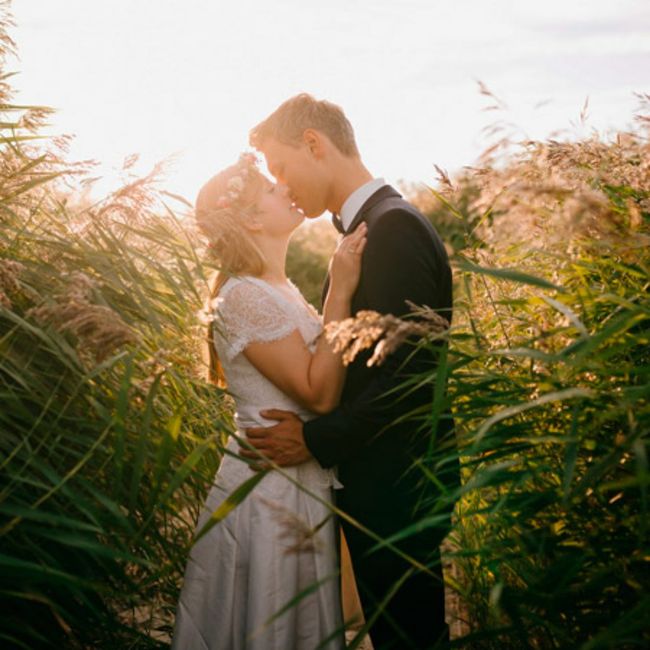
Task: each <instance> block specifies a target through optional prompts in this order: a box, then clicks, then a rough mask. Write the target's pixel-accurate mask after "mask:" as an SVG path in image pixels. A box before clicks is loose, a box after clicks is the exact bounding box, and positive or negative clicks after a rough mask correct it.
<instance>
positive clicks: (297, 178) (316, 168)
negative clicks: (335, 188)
mask: <svg viewBox="0 0 650 650" xmlns="http://www.w3.org/2000/svg"><path fill="white" fill-rule="evenodd" d="M261 150H262V153H263V154H264V157H265V158H266V164H267V167H268V169H269V171H270V172H271V174H273V176H274V177H275V179H276V180H277V181H278V182H279V183H282V184H284V185H287V186H288V188H289V196H290V198H291V199H292V200H293V201H295V203H296V205H297V206H298V207H299V208H300V209H301V210H302V211H303V213H304V215H305V216H306V217H317V216H319V215H321V214H322V213H323V212H324V211H325V210H326V209H327V188H328V186H327V182H326V177H325V175H324V174H325V170H324V168H323V166H322V165H319V162H318V160H317V159H316V158H315V156H314V155H313V153H312V152H311V151H310V149H309V147H308V146H307V145H306V144H304V143H303V144H300V145H298V146H292V145H288V144H284V143H283V142H279V141H278V140H276V139H275V138H268V139H267V140H265V141H264V145H263V147H261Z"/></svg>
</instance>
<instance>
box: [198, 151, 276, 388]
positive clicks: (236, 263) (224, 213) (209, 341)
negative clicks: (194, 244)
mask: <svg viewBox="0 0 650 650" xmlns="http://www.w3.org/2000/svg"><path fill="white" fill-rule="evenodd" d="M244 169H246V172H245V175H244V176H243V186H242V187H241V189H240V190H239V191H238V192H237V195H236V198H235V199H228V197H229V182H230V181H231V180H232V179H234V178H236V177H240V178H242V171H243V170H244ZM264 181H265V177H264V176H263V175H262V174H261V173H260V172H259V170H258V169H257V168H256V167H255V166H254V165H250V164H248V165H246V164H245V163H243V162H242V161H241V160H240V162H239V163H237V164H235V165H231V166H230V167H227V168H226V169H224V170H223V171H221V172H219V173H218V174H216V175H215V176H213V177H212V178H211V179H210V180H209V181H208V182H207V183H205V185H203V187H202V188H201V190H200V191H199V194H198V196H197V198H196V203H195V218H196V223H197V225H198V227H199V229H200V230H201V231H202V232H203V234H204V235H205V236H206V237H207V239H208V254H209V257H210V258H211V261H212V262H214V263H215V265H216V267H217V269H218V270H217V271H216V273H215V274H214V275H213V276H212V278H211V279H210V283H209V295H208V298H207V301H206V304H205V311H206V313H208V314H211V313H212V311H213V307H212V305H213V301H214V299H215V298H216V297H217V296H218V295H219V291H220V290H221V288H222V287H223V285H224V283H225V282H226V280H227V279H228V278H230V277H232V276H238V275H253V276H260V275H262V273H263V272H264V269H265V267H266V260H265V259H264V255H263V254H262V251H261V250H260V249H259V247H258V246H257V244H256V243H255V241H254V239H253V238H252V237H251V235H250V233H249V231H248V230H247V229H246V227H245V226H244V221H245V220H246V219H247V218H248V217H250V216H251V215H253V214H255V212H256V210H257V201H258V199H259V196H260V193H261V192H262V189H263V187H264ZM226 199H227V200H226ZM224 203H227V205H224ZM204 348H205V351H204V357H205V360H206V365H207V379H208V381H209V382H210V383H213V384H215V385H217V386H219V387H220V388H225V387H226V378H225V375H224V372H223V367H222V366H221V362H220V360H219V356H218V355H217V351H216V349H215V346H214V322H213V321H212V320H211V319H210V320H209V322H208V326H207V328H206V338H205V344H204Z"/></svg>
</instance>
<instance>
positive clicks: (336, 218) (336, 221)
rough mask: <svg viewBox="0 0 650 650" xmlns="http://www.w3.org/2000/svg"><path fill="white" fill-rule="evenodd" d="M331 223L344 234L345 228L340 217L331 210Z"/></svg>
mask: <svg viewBox="0 0 650 650" xmlns="http://www.w3.org/2000/svg"><path fill="white" fill-rule="evenodd" d="M332 223H333V224H334V227H335V228H336V229H337V230H338V231H339V232H340V233H341V234H342V235H345V228H344V227H343V222H342V221H341V217H339V215H338V214H335V213H334V212H332Z"/></svg>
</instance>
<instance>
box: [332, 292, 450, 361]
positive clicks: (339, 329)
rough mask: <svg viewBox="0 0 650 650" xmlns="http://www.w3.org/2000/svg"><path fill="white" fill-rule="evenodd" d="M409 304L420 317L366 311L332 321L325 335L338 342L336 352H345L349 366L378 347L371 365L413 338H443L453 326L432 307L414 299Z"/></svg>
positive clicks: (383, 359) (371, 359)
mask: <svg viewBox="0 0 650 650" xmlns="http://www.w3.org/2000/svg"><path fill="white" fill-rule="evenodd" d="M407 304H408V305H409V307H410V308H411V310H413V314H414V315H415V316H417V318H418V319H419V320H413V321H407V320H404V319H401V318H397V317H396V316H393V315H392V314H380V313H379V312H376V311H372V310H369V309H368V310H362V311H359V312H358V313H357V315H356V316H354V317H352V318H346V319H344V320H341V321H334V322H332V323H328V324H327V325H326V326H325V336H326V337H327V340H328V341H329V343H331V344H333V345H334V351H335V352H342V353H343V363H344V364H345V365H346V366H347V365H348V364H350V363H352V361H354V359H355V358H356V357H357V355H358V354H359V353H360V352H363V351H364V350H367V349H368V348H371V347H372V346H373V345H374V346H375V350H374V352H373V354H372V356H371V357H370V359H368V361H367V365H368V366H374V365H378V366H380V365H381V364H382V363H384V361H386V359H387V357H388V356H390V355H391V354H392V353H393V352H395V350H397V348H399V347H400V346H401V345H402V344H403V343H404V342H405V341H406V340H407V339H409V338H411V337H418V338H420V339H423V340H427V341H433V340H436V339H440V338H443V336H444V335H445V334H446V332H447V330H448V329H449V322H448V321H447V320H446V319H445V318H443V317H442V316H440V314H438V313H436V312H435V311H434V310H433V309H430V308H429V307H426V306H423V307H418V306H417V305H415V304H413V303H412V302H410V301H407Z"/></svg>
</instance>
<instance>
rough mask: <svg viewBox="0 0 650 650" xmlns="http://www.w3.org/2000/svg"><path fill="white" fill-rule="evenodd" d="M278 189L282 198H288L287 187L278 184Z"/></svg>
mask: <svg viewBox="0 0 650 650" xmlns="http://www.w3.org/2000/svg"><path fill="white" fill-rule="evenodd" d="M278 189H279V190H280V192H281V193H282V196H284V197H289V186H288V185H282V184H281V183H278Z"/></svg>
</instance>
